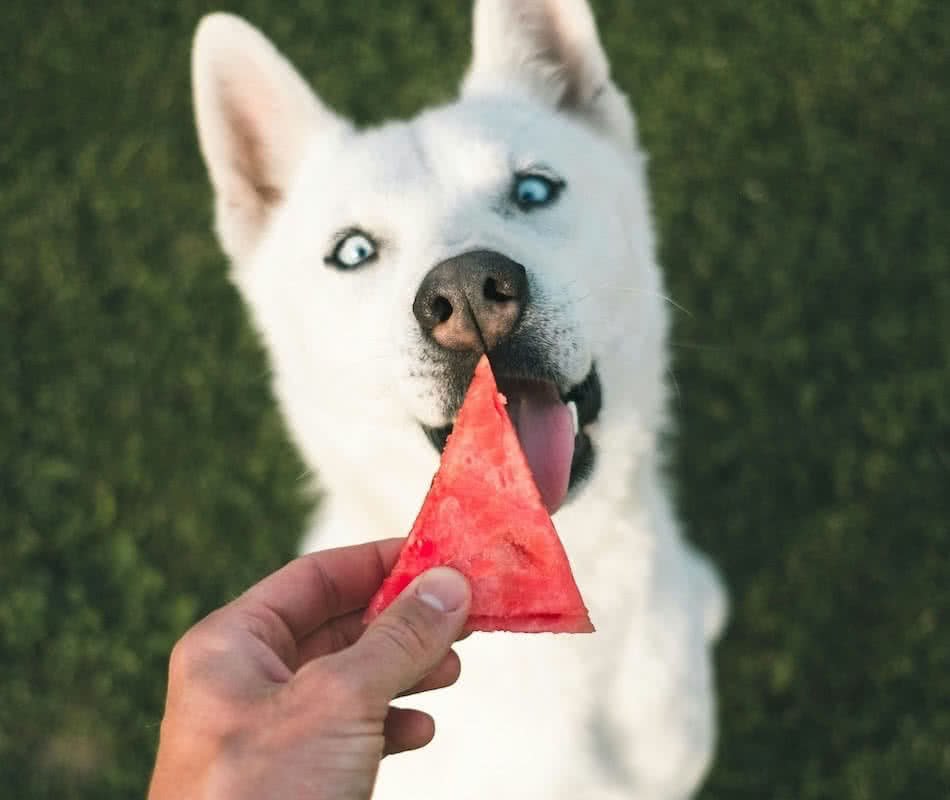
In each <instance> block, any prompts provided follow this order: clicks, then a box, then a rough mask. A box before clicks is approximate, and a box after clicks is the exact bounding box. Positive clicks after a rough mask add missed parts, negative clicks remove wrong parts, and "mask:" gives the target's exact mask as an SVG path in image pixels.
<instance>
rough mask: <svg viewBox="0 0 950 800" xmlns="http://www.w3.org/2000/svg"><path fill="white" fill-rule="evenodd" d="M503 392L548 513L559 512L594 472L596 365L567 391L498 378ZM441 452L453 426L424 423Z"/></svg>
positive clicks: (537, 381) (545, 382)
mask: <svg viewBox="0 0 950 800" xmlns="http://www.w3.org/2000/svg"><path fill="white" fill-rule="evenodd" d="M498 390H499V391H500V392H501V393H502V394H504V395H505V397H506V398H507V400H508V406H507V408H508V415H509V416H510V417H511V421H512V423H514V426H515V430H516V431H517V433H518V440H519V442H520V443H521V449H522V451H524V454H525V458H526V459H527V461H528V465H529V466H530V467H531V472H532V474H533V476H534V482H535V484H536V485H537V487H538V491H539V492H540V493H541V498H542V500H543V501H544V504H545V506H546V507H547V509H548V512H549V513H551V514H553V513H554V512H555V511H557V509H558V508H560V507H561V505H563V503H564V501H565V500H566V499H567V497H568V496H569V495H570V494H571V493H572V492H573V491H575V490H576V489H577V488H578V487H579V486H580V485H581V484H582V483H583V482H584V481H585V480H586V479H587V477H588V476H589V475H590V473H591V470H592V469H593V466H594V455H595V452H594V444H593V441H592V431H591V428H590V426H591V425H592V424H593V423H595V422H596V421H597V418H598V416H599V415H600V408H601V388H600V378H598V376H597V369H596V366H592V367H591V370H590V372H589V373H588V374H587V377H586V378H584V380H583V381H581V382H580V383H578V384H577V385H576V386H573V387H572V388H571V389H570V390H569V391H567V392H563V393H562V392H561V391H560V390H559V389H558V387H557V385H556V384H555V383H554V382H553V381H551V380H548V379H544V378H524V377H518V378H513V377H505V376H504V375H499V376H498ZM422 428H423V430H424V431H425V433H426V436H428V438H429V441H430V442H432V444H433V446H434V447H435V448H436V450H437V451H438V452H439V453H441V452H442V450H443V448H444V447H445V443H446V441H447V440H448V438H449V434H450V433H452V425H451V424H449V425H444V426H442V427H438V428H431V427H428V426H426V425H423V426H422Z"/></svg>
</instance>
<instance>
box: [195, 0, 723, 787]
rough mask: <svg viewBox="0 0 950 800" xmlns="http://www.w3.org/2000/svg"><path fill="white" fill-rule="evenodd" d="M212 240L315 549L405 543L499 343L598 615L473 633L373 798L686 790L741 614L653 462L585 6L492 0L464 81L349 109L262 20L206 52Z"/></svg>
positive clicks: (653, 339) (643, 196)
mask: <svg viewBox="0 0 950 800" xmlns="http://www.w3.org/2000/svg"><path fill="white" fill-rule="evenodd" d="M193 68H194V92H195V106H196V112H197V121H198V130H199V136H200V141H201V149H202V152H203V154H204V157H205V159H206V161H207V166H208V170H209V172H210V176H211V182H212V184H213V186H214V190H215V193H216V201H217V203H216V211H217V232H218V235H219V237H220V241H221V244H222V246H223V248H224V251H225V252H226V253H227V255H228V256H229V257H230V260H231V263H232V276H233V280H234V282H235V283H236V284H237V286H238V287H239V289H240V291H241V292H242V294H243V296H244V298H245V299H246V301H247V304H248V305H249V307H250V310H251V313H252V315H253V319H254V322H255V324H256V327H257V329H258V331H259V332H260V334H261V335H262V337H263V339H264V341H265V343H266V345H267V347H268V349H269V353H270V358H271V363H272V367H273V376H274V390H275V393H276V396H277V398H278V400H279V402H280V405H281V408H282V410H283V413H284V414H285V415H286V419H287V421H288V424H289V427H290V430H291V431H292V433H293V436H294V438H295V440H296V442H297V444H298V445H299V447H300V448H301V450H302V452H303V454H304V457H305V458H306V460H307V462H308V463H309V464H310V465H311V466H312V467H313V468H314V469H315V471H316V472H317V474H318V475H319V478H320V480H321V482H322V485H323V487H324V488H325V490H326V498H325V500H324V501H323V503H322V504H321V507H320V510H319V517H318V519H317V520H316V523H315V526H314V529H313V531H312V532H311V534H310V535H309V536H308V538H307V539H306V540H305V543H304V549H307V550H309V549H315V548H324V547H331V546H338V545H344V544H353V543H356V542H360V541H365V540H369V539H374V538H382V537H388V536H394V535H405V534H406V533H407V532H408V531H409V529H410V527H411V525H412V522H413V519H414V516H415V514H416V512H417V511H418V509H419V507H420V505H421V503H422V500H423V497H424V496H425V493H426V489H427V488H428V485H429V482H430V479H431V478H432V475H433V474H434V472H435V470H436V467H437V463H438V451H439V449H440V447H441V446H442V444H444V441H445V437H446V435H447V433H448V431H449V429H450V427H451V424H452V420H453V416H454V414H455V413H456V412H457V410H458V407H459V405H460V403H461V400H462V397H463V395H464V391H465V389H466V387H467V384H468V381H469V379H470V378H471V375H472V370H473V368H474V365H475V362H476V360H477V358H478V356H479V355H480V353H481V352H482V350H483V349H488V351H489V354H490V356H491V359H492V362H493V366H494V369H495V372H496V373H497V374H498V376H499V384H500V387H501V389H502V391H504V392H505V393H506V394H507V395H508V398H509V404H510V408H512V409H513V410H514V413H513V416H514V418H515V422H516V426H517V429H518V432H519V436H520V439H521V443H522V446H523V449H524V451H525V454H526V456H527V458H528V461H529V464H530V465H531V467H532V470H533V472H534V474H535V478H536V481H537V483H538V486H539V489H540V490H541V493H542V496H543V497H544V500H545V502H546V504H547V505H548V507H549V509H551V510H552V511H553V512H556V513H555V517H554V520H555V524H556V526H557V529H558V531H559V532H560V536H561V537H562V540H563V542H564V546H565V548H566V550H567V552H568V555H569V557H570V560H571V564H572V565H573V569H574V572H575V576H576V579H577V583H578V585H579V586H580V589H581V592H582V594H583V596H584V599H585V600H586V602H587V604H588V606H589V608H590V612H591V619H592V620H593V622H594V624H595V625H596V627H597V633H595V634H593V635H592V636H566V635H562V636H554V635H532V636H522V635H512V634H504V633H496V634H491V635H486V634H482V635H475V636H473V637H471V638H470V639H469V640H467V641H466V642H464V643H462V644H461V646H460V650H461V655H462V662H463V675H462V678H461V680H460V682H459V684H458V685H457V686H455V687H454V688H452V689H448V690H446V691H443V692H437V693H434V694H433V695H431V696H426V697H425V698H423V700H422V705H423V707H425V708H426V710H428V711H430V712H432V713H433V714H434V716H435V718H436V720H437V723H438V725H439V733H438V735H437V737H436V739H435V741H434V742H433V743H432V744H431V745H430V746H429V747H427V748H425V749H424V750H422V751H420V752H419V753H414V754H407V755H401V756H397V757H394V758H391V759H387V761H386V762H385V763H384V764H383V766H382V769H381V772H380V777H379V783H378V787H377V793H376V795H375V796H376V797H377V798H398V799H399V800H407V799H408V798H425V799H426V800H436V799H437V798H446V799H447V800H449V799H450V800H461V799H463V798H471V799H472V800H475V799H476V798H477V800H489V799H490V800H530V799H531V798H544V799H545V800H552V799H556V798H571V800H607V799H608V798H618V799H619V798H625V799H626V800H630V799H631V798H637V799H639V800H661V799H662V800H668V799H672V798H685V797H689V796H690V795H691V794H692V793H693V792H694V791H695V790H696V788H697V787H698V785H699V783H700V781H701V780H702V778H703V775H704V773H705V772H706V770H707V767H708V765H709V763H710V759H711V755H712V752H713V749H714V741H715V704H714V693H713V679H712V670H711V663H710V647H711V644H712V643H713V642H714V641H715V640H716V638H717V636H718V634H719V631H720V629H721V627H722V625H723V622H724V619H725V616H726V601H725V595H724V593H723V591H722V589H721V587H720V583H719V580H718V578H717V576H716V573H715V572H714V571H713V569H712V568H711V567H710V566H709V565H708V564H707V562H706V561H705V559H704V558H703V557H702V556H700V555H699V554H697V553H696V552H695V551H694V550H692V549H691V547H690V545H689V544H688V543H687V542H686V541H685V540H684V538H683V537H682V535H681V534H680V531H679V529H678V525H677V522H676V519H675V516H674V514H673V513H672V511H671V507H670V501H669V499H668V495H667V492H666V490H665V489H664V485H663V477H662V469H661V466H662V465H661V464H660V461H659V458H658V456H657V439H658V436H659V435H660V433H661V431H662V429H663V427H664V424H665V396H666V389H665V385H664V384H665V374H666V371H667V360H666V338H667V307H666V305H665V304H664V298H663V285H662V280H661V275H660V272H659V270H658V268H657V265H656V260H655V245H654V236H653V228H652V225H651V218H650V207H649V201H648V196H647V186H646V179H645V169H644V157H643V156H642V155H641V153H640V152H639V151H638V150H637V144H636V132H635V125H634V119H633V116H632V114H631V112H630V109H629V107H628V105H627V102H626V99H625V98H624V96H623V95H622V94H621V92H620V91H619V90H618V89H617V87H616V86H615V85H614V84H613V82H612V81H611V79H610V76H609V68H608V63H607V59H606V56H605V54H604V51H603V49H602V47H601V45H600V42H599V39H598V35H597V30H596V26H595V23H594V19H593V16H592V14H591V11H590V9H589V8H588V6H587V3H586V2H585V0H478V1H477V2H476V4H475V16H474V56H473V59H472V64H471V67H470V68H469V70H468V72H467V74H466V76H465V80H464V83H463V86H462V90H461V95H460V97H459V99H458V100H457V101H456V102H453V103H451V104H449V105H445V106H442V107H438V108H433V109H430V110H426V111H424V112H423V113H421V114H420V115H419V116H417V117H416V118H415V119H413V120H411V121H408V122H391V123H387V124H385V125H382V126H380V127H375V128H371V129H369V130H356V129H354V127H353V125H352V124H351V123H349V122H348V121H347V120H345V119H343V118H341V117H340V116H338V115H337V114H335V113H333V112H332V111H331V110H329V109H328V108H327V107H326V106H324V105H323V104H322V103H321V102H320V100H319V99H318V98H317V97H316V96H315V95H314V93H313V92H312V90H311V89H310V88H309V86H308V85H307V84H306V82H305V81H304V80H303V79H302V78H301V77H300V76H299V75H298V74H297V72H295V71H294V69H293V68H292V67H291V66H290V64H289V63H288V62H287V61H286V60H285V59H284V58H283V57H282V56H281V55H280V54H279V53H278V52H277V51H276V50H275V48H274V47H273V46H272V45H271V44H270V43H269V42H268V41H267V40H266V39H265V38H264V37H263V36H262V35H261V34H260V33H258V32H257V31H256V30H255V29H254V28H252V27H251V26H249V25H248V24H247V23H245V22H243V21H242V20H240V19H238V18H235V17H232V16H229V15H223V14H215V15H212V16H209V17H207V18H205V19H204V20H203V21H202V22H201V24H200V26H199V29H198V32H197V36H196V40H195V46H194V60H193Z"/></svg>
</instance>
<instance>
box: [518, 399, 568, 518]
mask: <svg viewBox="0 0 950 800" xmlns="http://www.w3.org/2000/svg"><path fill="white" fill-rule="evenodd" d="M499 388H500V389H501V391H502V392H503V393H504V394H505V396H506V397H507V398H508V414H509V416H510V417H511V421H512V422H513V423H514V425H515V430H516V431H517V432H518V440H519V441H520V442H521V449H522V450H523V451H524V454H525V458H526V459H527V460H528V466H529V467H531V473H532V475H533V476H534V482H535V484H537V487H538V491H539V492H540V493H541V499H542V500H543V501H544V505H545V506H546V507H547V509H548V513H550V514H553V513H554V512H555V511H557V510H558V508H559V507H560V505H561V503H563V502H564V498H565V496H566V495H567V485H568V482H569V481H570V479H571V459H572V458H573V457H574V424H573V420H572V419H571V412H570V411H568V410H567V406H566V405H564V403H562V402H561V398H560V397H558V393H557V389H556V388H555V387H554V386H553V385H550V384H543V383H538V382H534V381H511V382H509V383H508V385H505V386H502V387H499Z"/></svg>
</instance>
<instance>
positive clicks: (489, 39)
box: [462, 0, 634, 147]
mask: <svg viewBox="0 0 950 800" xmlns="http://www.w3.org/2000/svg"><path fill="white" fill-rule="evenodd" d="M474 10H475V13H474V29H473V35H472V46H473V53H472V64H471V66H470V67H469V70H468V73H467V74H466V76H465V80H464V82H463V85H462V91H463V94H467V95H474V94H485V93H489V94H490V93H498V92H505V91H511V90H518V91H521V92H527V93H528V94H530V95H532V96H533V97H534V98H535V99H537V100H540V101H541V102H542V103H544V104H545V105H548V106H551V107H552V108H556V109H558V110H560V111H563V112H565V113H568V114H571V115H572V116H574V117H576V118H577V119H580V120H582V121H584V122H585V123H587V124H588V125H590V126H591V127H593V128H594V129H595V130H597V131H599V132H600V133H603V134H605V135H606V136H608V137H609V138H611V139H613V140H614V141H616V142H618V143H620V144H622V145H623V146H625V147H627V146H629V145H630V144H631V143H632V142H633V138H634V122H633V115H632V114H631V112H630V106H629V105H628V104H627V98H626V97H625V96H624V95H623V93H622V92H621V91H620V90H619V89H618V88H617V86H616V85H615V84H614V82H613V81H612V80H611V79H610V66H609V64H608V63H607V54H606V53H605V52H604V48H603V46H602V45H601V43H600V37H599V36H598V35H597V24H596V22H595V20H594V15H593V13H592V12H591V9H590V5H589V3H588V0H475V9H474Z"/></svg>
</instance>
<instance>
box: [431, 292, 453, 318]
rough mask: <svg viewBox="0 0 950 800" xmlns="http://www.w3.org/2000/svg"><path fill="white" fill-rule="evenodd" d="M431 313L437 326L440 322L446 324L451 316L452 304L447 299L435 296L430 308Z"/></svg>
mask: <svg viewBox="0 0 950 800" xmlns="http://www.w3.org/2000/svg"><path fill="white" fill-rule="evenodd" d="M430 308H431V311H432V318H433V321H434V322H435V323H436V325H438V324H439V323H442V322H447V321H448V319H449V317H451V316H452V310H453V309H452V304H451V303H450V302H449V301H448V298H445V297H443V296H442V295H437V296H436V297H435V298H433V300H432V306H431V307H430Z"/></svg>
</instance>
